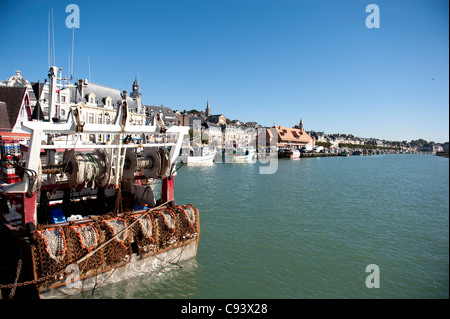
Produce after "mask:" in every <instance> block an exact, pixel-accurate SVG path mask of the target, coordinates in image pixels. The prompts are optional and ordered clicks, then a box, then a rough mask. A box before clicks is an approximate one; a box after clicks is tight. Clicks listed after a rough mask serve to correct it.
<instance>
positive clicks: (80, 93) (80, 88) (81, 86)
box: [75, 79, 84, 102]
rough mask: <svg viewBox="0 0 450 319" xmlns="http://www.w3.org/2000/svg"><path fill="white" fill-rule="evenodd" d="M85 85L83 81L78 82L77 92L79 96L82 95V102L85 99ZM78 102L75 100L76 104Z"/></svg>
mask: <svg viewBox="0 0 450 319" xmlns="http://www.w3.org/2000/svg"><path fill="white" fill-rule="evenodd" d="M83 84H84V81H83V80H82V79H81V80H78V84H77V91H78V94H79V95H80V100H81V99H82V98H83ZM76 101H77V100H76V99H75V102H76Z"/></svg>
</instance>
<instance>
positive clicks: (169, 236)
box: [153, 209, 177, 248]
mask: <svg viewBox="0 0 450 319" xmlns="http://www.w3.org/2000/svg"><path fill="white" fill-rule="evenodd" d="M153 216H154V217H155V219H156V223H157V227H158V231H159V246H160V248H167V247H168V246H171V245H174V244H175V243H176V242H177V236H176V234H175V231H176V228H175V226H176V217H175V214H174V213H173V212H172V211H170V210H168V209H162V210H158V211H155V212H154V214H153Z"/></svg>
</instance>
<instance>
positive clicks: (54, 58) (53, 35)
mask: <svg viewBox="0 0 450 319" xmlns="http://www.w3.org/2000/svg"><path fill="white" fill-rule="evenodd" d="M52 37H53V65H56V54H55V23H54V21H53V7H52Z"/></svg>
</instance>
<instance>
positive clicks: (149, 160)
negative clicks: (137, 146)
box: [138, 147, 170, 179]
mask: <svg viewBox="0 0 450 319" xmlns="http://www.w3.org/2000/svg"><path fill="white" fill-rule="evenodd" d="M143 159H144V161H143V162H142V163H140V164H139V163H138V166H139V167H140V168H141V169H143V173H144V175H145V177H146V178H161V179H162V178H166V177H167V176H168V175H169V173H170V159H169V152H168V151H167V149H165V148H161V147H160V148H154V147H148V148H144V152H143Z"/></svg>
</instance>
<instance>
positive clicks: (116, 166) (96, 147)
mask: <svg viewBox="0 0 450 319" xmlns="http://www.w3.org/2000/svg"><path fill="white" fill-rule="evenodd" d="M58 71H59V69H58V68H57V67H51V68H50V72H49V85H50V99H49V110H50V114H53V113H52V110H54V109H55V107H57V106H58V105H57V100H56V97H57V94H56V90H57V86H58V83H57V82H58V81H59V78H58V76H57V74H58ZM127 103H128V102H127V92H126V91H123V95H122V100H121V101H119V102H118V105H117V113H116V117H115V120H113V121H112V122H111V123H109V124H94V123H85V122H84V121H82V117H81V114H80V106H81V105H80V104H73V105H71V106H70V107H71V110H70V112H69V114H68V117H67V120H66V121H63V122H60V121H51V120H50V121H46V122H44V121H34V120H31V119H30V118H28V119H25V120H24V122H23V123H22V127H23V128H24V129H25V130H26V131H27V132H29V134H30V135H29V139H28V141H26V142H21V143H19V144H20V145H19V146H20V147H19V151H17V148H15V147H14V148H11V147H7V146H5V145H10V144H9V143H8V141H6V140H4V141H3V142H4V143H3V144H0V146H2V159H1V163H2V165H3V171H4V172H5V174H3V184H2V185H1V188H0V226H1V227H0V240H1V242H0V247H2V251H1V254H2V256H1V260H0V288H1V294H0V296H3V298H7V297H9V298H61V297H65V296H67V295H73V294H78V293H80V292H82V291H92V290H93V289H95V288H96V287H98V286H100V285H102V284H108V283H111V282H116V281H119V280H123V279H126V278H130V277H133V276H137V275H142V274H144V273H148V272H152V271H155V270H158V269H161V268H162V267H165V266H168V265H171V264H178V263H179V262H180V261H183V260H187V259H190V258H194V257H195V256H196V254H197V249H198V242H199V237H200V220H199V212H198V210H197V209H196V208H195V207H194V206H193V205H190V204H188V205H181V206H180V205H177V204H176V203H175V201H174V177H175V175H176V159H177V157H178V154H179V153H180V148H181V144H182V140H183V137H184V135H186V134H188V130H189V128H188V127H183V126H172V127H169V128H166V127H165V126H164V123H163V122H162V120H161V118H160V117H159V116H158V115H156V116H155V117H154V118H153V121H152V122H151V123H150V124H149V125H145V124H141V125H131V124H130V121H129V109H128V106H127ZM11 134H13V133H11ZM94 134H96V135H105V136H106V135H107V136H108V139H106V142H105V143H102V144H100V143H92V142H89V139H85V138H83V136H85V135H94ZM55 135H58V136H59V137H60V140H61V141H65V142H64V143H63V142H61V141H60V142H58V143H54V142H52V141H53V140H52V139H51V138H48V137H49V136H55ZM104 140H105V139H104ZM45 141H48V142H47V143H45ZM150 141H151V142H150ZM12 144H13V145H14V146H15V145H16V144H17V143H12ZM11 149H13V150H14V152H11ZM5 168H6V169H5ZM13 170H14V172H13ZM12 173H14V174H12ZM13 176H14V177H13Z"/></svg>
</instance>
